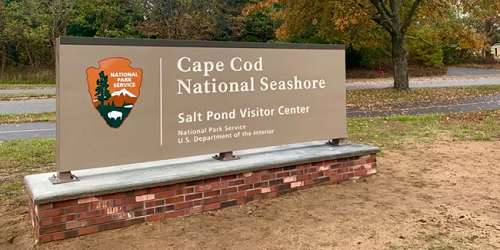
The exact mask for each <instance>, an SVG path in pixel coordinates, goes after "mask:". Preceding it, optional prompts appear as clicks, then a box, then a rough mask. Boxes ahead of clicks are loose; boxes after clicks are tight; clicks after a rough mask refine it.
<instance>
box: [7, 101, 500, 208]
mask: <svg viewBox="0 0 500 250" xmlns="http://www.w3.org/2000/svg"><path fill="white" fill-rule="evenodd" d="M348 128H349V139H350V140H351V141H353V142H361V143H369V144H373V145H378V146H380V147H382V149H393V148H402V147H406V146H407V145H409V144H411V143H415V142H432V141H434V140H437V139H440V138H451V139H453V140H500V110H497V111H487V112H475V113H466V114H459V113H457V114H448V115H436V114H434V115H418V116H413V115H402V116H390V117H385V118H383V117H379V118H351V119H349V120H348ZM54 161H55V140H54V139H34V140H17V141H6V142H0V204H2V203H8V204H20V203H22V202H23V200H24V196H23V191H22V187H23V184H22V183H23V182H22V179H23V176H25V175H27V174H32V173H40V172H48V171H53V170H54V169H55V166H54Z"/></svg>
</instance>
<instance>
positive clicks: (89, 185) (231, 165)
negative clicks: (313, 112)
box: [24, 141, 379, 204]
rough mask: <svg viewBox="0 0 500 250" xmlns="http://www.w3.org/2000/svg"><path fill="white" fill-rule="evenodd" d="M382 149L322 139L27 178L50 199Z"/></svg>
mask: <svg viewBox="0 0 500 250" xmlns="http://www.w3.org/2000/svg"><path fill="white" fill-rule="evenodd" d="M377 152H379V148H378V147H374V146H369V145H362V144H341V145H339V146H331V145H327V144H325V142H324V141H321V142H318V141H316V142H308V143H300V144H290V145H283V146H274V147H266V148H259V149H251V150H242V151H238V152H235V154H236V155H238V156H239V157H240V159H238V160H234V161H218V160H215V159H213V158H212V156H211V155H204V156H195V157H187V158H180V159H172V160H164V161H154V162H144V163H139V164H128V165H119V166H113V167H106V168H94V169H86V170H78V171H73V172H72V173H73V174H74V175H76V176H77V177H78V178H79V181H75V182H69V183H63V184H57V185H54V184H52V183H51V182H50V181H49V177H51V176H53V175H54V174H55V173H42V174H34V175H28V176H25V177H24V182H25V185H26V189H27V191H28V192H29V194H30V196H31V198H32V200H33V202H34V203H35V204H44V203H48V202H55V201H61V200H68V199H77V198H83V197H89V196H95V195H103V194H111V193H117V192H126V191H130V190H136V189H143V188H149V187H155V186H164V185H169V184H175V183H181V182H189V181H195V180H201V179H207V178H212V177H218V176H224V175H231V174H238V173H244V172H250V171H257V170H264V169H271V168H276V167H282V166H290V165H298V164H303V163H309V162H317V161H324V160H333V159H339V158H346V157H352V156H361V155H366V154H372V153H377Z"/></svg>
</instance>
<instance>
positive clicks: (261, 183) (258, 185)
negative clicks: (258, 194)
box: [253, 181, 269, 188]
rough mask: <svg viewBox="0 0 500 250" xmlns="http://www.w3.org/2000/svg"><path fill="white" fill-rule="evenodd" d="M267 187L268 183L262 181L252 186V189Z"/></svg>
mask: <svg viewBox="0 0 500 250" xmlns="http://www.w3.org/2000/svg"><path fill="white" fill-rule="evenodd" d="M268 186H269V182H268V181H263V182H259V183H255V184H253V187H254V188H260V187H268Z"/></svg>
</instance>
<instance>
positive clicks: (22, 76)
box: [0, 69, 55, 86]
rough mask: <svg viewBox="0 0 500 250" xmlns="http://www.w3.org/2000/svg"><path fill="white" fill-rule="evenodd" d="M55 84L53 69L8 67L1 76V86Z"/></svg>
mask: <svg viewBox="0 0 500 250" xmlns="http://www.w3.org/2000/svg"><path fill="white" fill-rule="evenodd" d="M54 84H55V76H54V70H53V69H8V70H6V71H5V72H4V73H3V74H2V75H1V76H0V86H2V85H54Z"/></svg>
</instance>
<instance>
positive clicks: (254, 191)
mask: <svg viewBox="0 0 500 250" xmlns="http://www.w3.org/2000/svg"><path fill="white" fill-rule="evenodd" d="M260 192H261V189H260V188H259V189H252V190H247V192H246V195H247V196H256V195H259V194H260Z"/></svg>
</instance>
